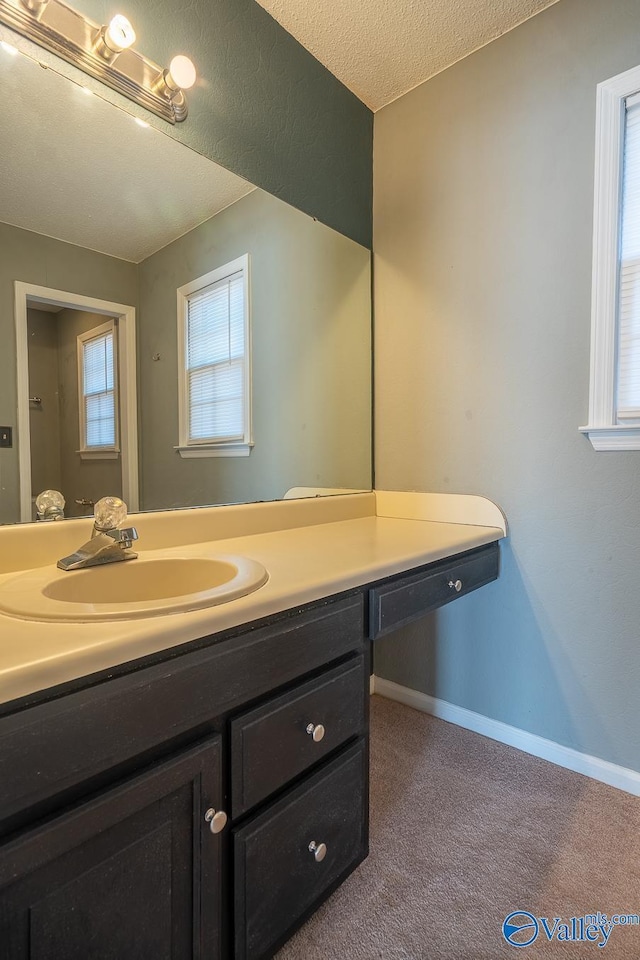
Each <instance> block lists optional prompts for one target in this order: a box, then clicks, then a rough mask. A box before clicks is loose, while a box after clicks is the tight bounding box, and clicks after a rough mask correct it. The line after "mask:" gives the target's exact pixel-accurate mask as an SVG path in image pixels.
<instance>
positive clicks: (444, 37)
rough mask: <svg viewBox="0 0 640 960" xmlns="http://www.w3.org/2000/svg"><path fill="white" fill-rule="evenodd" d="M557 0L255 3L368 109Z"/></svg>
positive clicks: (260, 0) (291, 0)
mask: <svg viewBox="0 0 640 960" xmlns="http://www.w3.org/2000/svg"><path fill="white" fill-rule="evenodd" d="M556 2H557V0H366V2H365V3H363V2H362V0H315V2H314V3H309V0H258V3H259V4H260V5H261V6H262V7H264V9H265V10H267V11H268V12H269V13H270V14H271V16H272V17H274V18H275V19H276V20H277V21H278V22H279V23H280V24H281V25H282V26H283V27H284V28H285V30H288V31H289V33H291V34H293V36H294V37H295V38H296V40H299V42H300V43H301V44H302V45H303V46H304V47H306V48H307V50H309V52H310V53H312V54H313V55H314V57H316V59H317V60H319V61H320V62H321V63H323V64H324V65H325V67H327V68H328V69H329V70H330V71H331V73H333V74H334V75H335V76H336V77H337V78H338V80H341V81H342V83H344V84H345V86H347V87H348V88H349V89H350V90H352V91H353V93H355V94H356V96H357V97H359V98H360V100H363V101H364V103H366V104H367V105H368V106H369V107H371V109H372V110H379V109H380V107H383V106H384V105H385V104H387V103H390V102H391V100H395V99H396V98H397V97H399V96H401V95H402V94H403V93H406V92H407V91H408V90H411V89H412V88H413V87H416V86H417V85H418V84H419V83H422V82H423V81H424V80H427V79H428V78H429V77H432V76H433V75H434V74H436V73H439V72H440V71H441V70H444V69H445V68H446V67H449V66H451V64H452V63H455V62H456V61H457V60H461V59H462V58H463V57H466V56H467V55H468V54H470V53H472V52H473V51H474V50H477V49H478V47H482V46H484V45H485V44H486V43H489V42H490V41H491V40H495V39H496V37H499V36H501V34H503V33H506V32H507V31H508V30H511V29H513V27H515V26H517V25H518V24H519V23H522V22H523V21H524V20H528V19H529V17H532V16H534V15H535V14H536V13H539V12H540V11H541V10H544V8H545V7H549V6H551V5H552V4H553V3H556Z"/></svg>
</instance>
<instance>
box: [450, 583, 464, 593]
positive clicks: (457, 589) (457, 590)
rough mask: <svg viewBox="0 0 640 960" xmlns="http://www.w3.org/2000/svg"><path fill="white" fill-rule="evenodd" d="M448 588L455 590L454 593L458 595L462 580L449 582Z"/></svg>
mask: <svg viewBox="0 0 640 960" xmlns="http://www.w3.org/2000/svg"><path fill="white" fill-rule="evenodd" d="M449 586H450V587H451V589H452V590H455V592H456V593H460V591H461V590H462V580H455V581H454V580H449Z"/></svg>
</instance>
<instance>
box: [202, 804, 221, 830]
mask: <svg viewBox="0 0 640 960" xmlns="http://www.w3.org/2000/svg"><path fill="white" fill-rule="evenodd" d="M204 819H205V822H206V823H208V824H209V829H210V830H211V833H221V832H222V830H224V828H225V827H226V825H227V815H226V813H225V812H224V810H214V809H213V807H209V809H208V810H207V812H206V813H205V815H204Z"/></svg>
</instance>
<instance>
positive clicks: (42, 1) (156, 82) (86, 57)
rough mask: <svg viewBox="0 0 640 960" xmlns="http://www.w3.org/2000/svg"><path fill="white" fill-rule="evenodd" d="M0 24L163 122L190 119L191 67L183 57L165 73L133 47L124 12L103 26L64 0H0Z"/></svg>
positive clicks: (193, 75)
mask: <svg viewBox="0 0 640 960" xmlns="http://www.w3.org/2000/svg"><path fill="white" fill-rule="evenodd" d="M0 23H3V24H4V25H5V26H7V27H10V28H11V29H12V30H15V31H16V32H17V33H20V34H22V36H23V37H26V38H27V39H28V40H32V41H33V42H34V43H37V44H38V45H39V46H41V47H44V48H45V50H49V51H50V52H52V53H55V54H57V55H58V56H60V57H62V58H63V59H64V60H67V61H68V62H69V63H71V64H73V65H74V66H75V67H78V68H79V69H80V70H83V71H84V72H85V73H88V74H89V75H90V76H92V77H95V78H96V79H97V80H100V81H102V82H103V83H106V84H107V85H108V86H109V87H111V88H112V89H113V90H117V92H118V93H121V94H122V95H123V96H125V97H128V98H129V99H130V100H133V101H134V102H135V103H137V104H139V105H140V106H142V107H144V108H145V109H147V110H151V112H152V113H155V114H156V115H157V116H158V117H162V119H163V120H168V121H169V123H180V122H181V121H182V120H185V119H186V117H187V113H188V107H187V100H186V97H185V95H184V91H185V90H188V89H190V88H191V87H192V86H193V85H194V83H195V82H196V78H197V74H196V69H195V67H194V65H193V63H192V62H191V60H189V58H188V57H185V56H182V55H179V56H176V57H174V58H173V60H172V61H171V64H170V65H169V68H168V69H167V68H165V67H162V66H161V65H160V64H158V63H155V62H154V61H153V60H149V58H148V57H145V56H144V55H143V54H141V53H139V52H138V51H137V50H136V49H134V44H135V42H136V32H135V30H134V28H133V26H132V25H131V23H130V22H129V20H128V19H127V17H125V16H124V15H123V14H122V13H118V14H116V15H115V16H114V17H113V18H112V19H111V20H110V21H109V23H108V24H99V23H95V22H94V21H93V20H90V19H89V17H86V16H85V15H84V14H82V13H79V12H78V11H77V10H74V9H73V7H70V6H69V5H68V4H67V3H65V0H0ZM2 46H3V48H4V49H9V48H10V47H11V45H10V44H5V43H3V44H2ZM16 52H17V51H16Z"/></svg>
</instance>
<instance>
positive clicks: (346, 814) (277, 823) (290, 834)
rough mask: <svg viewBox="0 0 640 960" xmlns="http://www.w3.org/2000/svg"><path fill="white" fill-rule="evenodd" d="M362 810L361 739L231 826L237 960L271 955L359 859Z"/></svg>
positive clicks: (363, 837)
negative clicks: (244, 820) (245, 820)
mask: <svg viewBox="0 0 640 960" xmlns="http://www.w3.org/2000/svg"><path fill="white" fill-rule="evenodd" d="M366 811H367V751H366V745H365V742H364V741H363V740H360V741H358V742H357V743H356V744H354V745H353V746H352V747H349V748H347V749H346V750H345V751H344V752H343V753H342V754H341V755H340V756H339V757H338V758H336V759H335V760H333V761H332V762H331V763H329V764H328V765H327V766H326V767H324V769H322V770H321V771H319V772H318V773H317V774H314V775H312V776H310V777H308V778H307V780H305V781H304V783H303V784H302V785H301V786H300V787H298V788H296V789H295V790H293V791H291V792H290V793H289V794H288V795H286V796H285V797H283V798H282V800H279V801H278V802H277V803H275V804H273V805H272V806H271V807H270V808H269V809H268V810H267V811H266V812H265V813H264V814H261V815H260V816H258V817H255V818H254V819H253V820H252V821H251V822H250V823H249V824H247V826H245V827H242V828H241V829H239V830H236V831H235V833H234V836H233V851H234V863H235V878H234V886H235V957H236V960H260V958H266V957H270V956H272V955H273V952H274V950H275V949H276V948H277V947H278V946H280V944H281V943H282V942H283V941H284V940H285V939H286V937H287V936H289V935H290V934H291V933H292V932H293V929H294V928H295V927H296V926H297V925H298V924H299V923H300V922H301V921H302V920H304V919H305V918H306V916H307V915H308V913H309V912H310V911H311V910H312V909H313V908H315V907H316V906H317V905H318V904H319V902H320V901H321V900H322V899H324V898H325V897H326V896H328V895H329V893H331V892H332V890H333V889H334V887H335V886H336V885H337V883H338V881H340V880H342V879H344V877H345V876H346V875H347V873H349V872H350V871H351V870H353V869H354V867H356V866H357V864H358V863H360V861H361V860H363V859H364V857H365V856H366V855H367V843H368V833H367V814H366ZM312 843H315V844H316V853H314V852H313V850H311V849H310V844H312ZM321 844H324V846H325V847H326V851H324V850H323V849H322V848H321ZM323 852H324V854H325V855H324V857H323V858H320V857H319V859H318V860H316V856H318V855H319V854H321V853H323Z"/></svg>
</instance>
